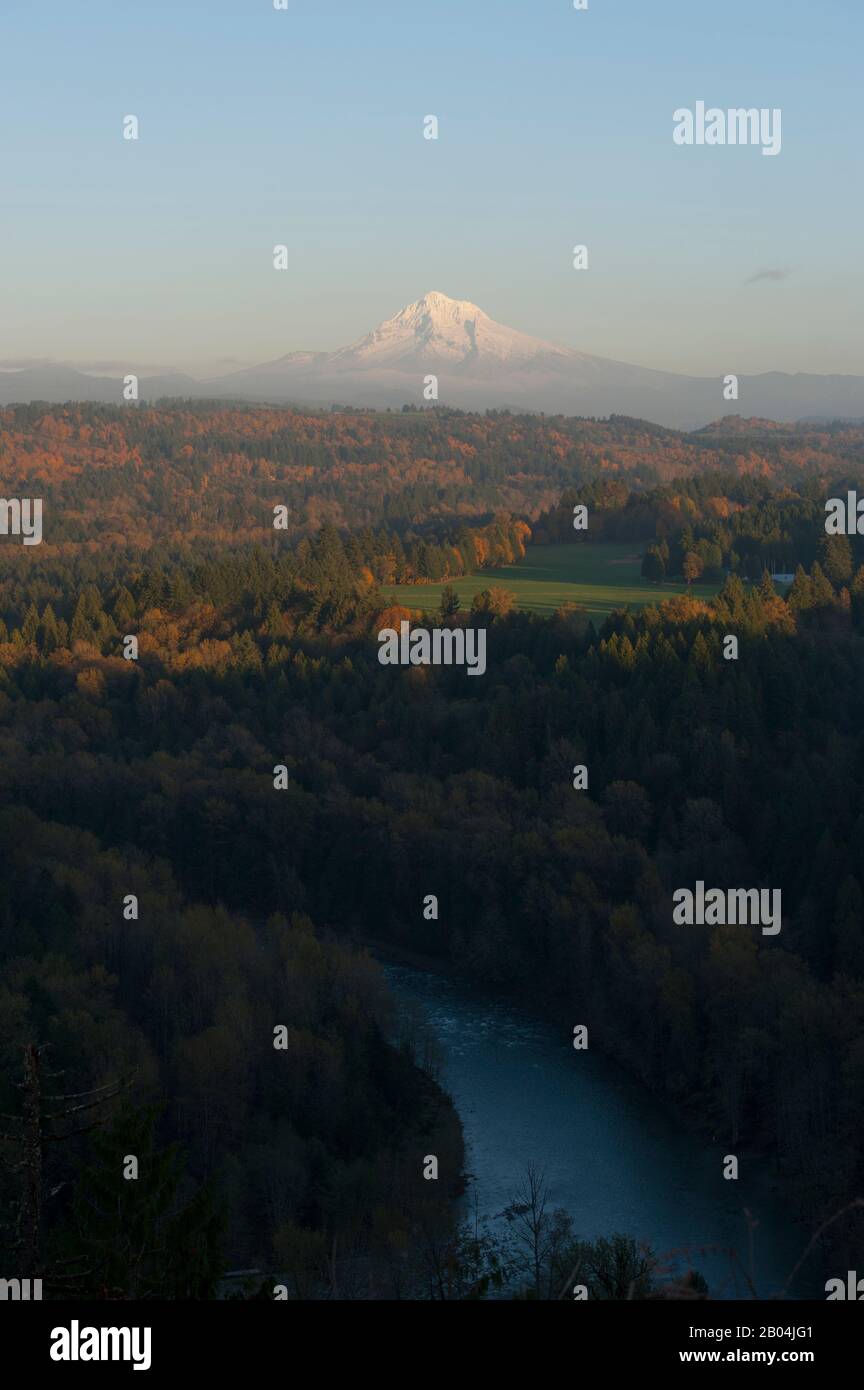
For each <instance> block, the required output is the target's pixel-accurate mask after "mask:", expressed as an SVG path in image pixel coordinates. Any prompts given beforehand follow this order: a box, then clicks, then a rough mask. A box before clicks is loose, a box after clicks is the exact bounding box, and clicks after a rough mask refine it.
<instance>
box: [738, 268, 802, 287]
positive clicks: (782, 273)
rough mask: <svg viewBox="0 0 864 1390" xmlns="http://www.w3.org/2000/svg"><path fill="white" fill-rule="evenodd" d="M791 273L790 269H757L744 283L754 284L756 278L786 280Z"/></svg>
mask: <svg viewBox="0 0 864 1390" xmlns="http://www.w3.org/2000/svg"><path fill="white" fill-rule="evenodd" d="M791 274H792V271H791V270H757V272H756V274H755V275H751V276H750V279H749V280H745V281H744V284H745V285H755V284H756V281H757V280H788V279H789V276H790V275H791Z"/></svg>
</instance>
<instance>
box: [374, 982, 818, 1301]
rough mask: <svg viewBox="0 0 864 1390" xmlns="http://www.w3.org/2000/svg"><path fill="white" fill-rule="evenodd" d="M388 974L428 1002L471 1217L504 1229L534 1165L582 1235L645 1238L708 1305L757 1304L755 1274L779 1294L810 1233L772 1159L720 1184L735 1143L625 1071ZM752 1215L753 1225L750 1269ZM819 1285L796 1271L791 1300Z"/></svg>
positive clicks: (511, 1012)
mask: <svg viewBox="0 0 864 1390" xmlns="http://www.w3.org/2000/svg"><path fill="white" fill-rule="evenodd" d="M384 971H385V974H386V976H387V979H388V982H389V985H390V988H391V990H392V992H393V993H394V995H395V996H396V998H397V999H399V1000H401V1001H403V1002H404V1003H405V1004H407V1005H411V1006H413V1007H415V1008H416V1006H417V1005H420V1006H422V1008H423V1009H424V1011H425V1013H426V1016H427V1018H428V1022H429V1026H430V1028H431V1031H432V1033H433V1035H434V1037H435V1039H436V1041H437V1043H438V1046H439V1050H440V1052H441V1058H442V1065H441V1074H440V1080H441V1083H442V1085H443V1086H444V1087H445V1088H446V1090H447V1091H449V1093H450V1095H451V1096H452V1097H453V1099H454V1101H455V1103H456V1107H457V1109H458V1111H459V1115H460V1118H461V1120H462V1126H463V1130H464V1134H465V1141H466V1149H467V1152H466V1170H467V1172H468V1173H469V1174H470V1175H471V1179H472V1181H471V1183H470V1185H469V1190H468V1197H467V1198H466V1205H467V1204H469V1203H470V1209H471V1211H472V1212H473V1210H474V1204H475V1203H476V1205H477V1208H478V1210H479V1213H480V1214H481V1216H488V1217H490V1218H492V1219H493V1222H494V1219H495V1218H498V1220H499V1225H498V1229H499V1230H502V1231H503V1230H504V1229H505V1228H506V1223H504V1222H503V1220H501V1219H500V1215H499V1214H500V1213H501V1211H502V1210H503V1208H504V1207H505V1206H506V1205H507V1203H508V1202H510V1201H512V1200H513V1197H514V1194H515V1190H516V1189H517V1188H518V1186H519V1183H520V1181H521V1180H522V1179H523V1177H524V1174H525V1170H526V1166H527V1165H528V1164H529V1163H534V1164H536V1165H537V1166H538V1167H539V1168H540V1169H541V1170H542V1171H543V1174H544V1176H545V1178H546V1181H547V1183H548V1186H549V1195H550V1201H551V1205H552V1206H557V1207H564V1208H565V1209H566V1210H567V1211H568V1212H569V1213H570V1215H571V1216H572V1217H573V1221H574V1225H575V1230H576V1232H577V1234H578V1235H580V1236H583V1237H586V1238H589V1239H594V1238H596V1237H597V1236H600V1235H607V1236H608V1235H611V1234H612V1233H613V1232H616V1231H620V1232H623V1233H625V1234H627V1235H631V1236H635V1237H637V1238H642V1239H645V1240H647V1241H648V1243H649V1244H650V1246H651V1248H652V1250H653V1251H654V1252H655V1253H656V1254H658V1255H661V1256H663V1257H664V1260H663V1264H664V1266H665V1267H668V1269H669V1270H670V1272H679V1273H684V1272H686V1271H687V1269H690V1268H695V1269H698V1270H699V1271H700V1273H701V1274H702V1275H703V1276H704V1277H705V1278H706V1279H707V1281H708V1285H709V1290H710V1294H711V1296H712V1297H713V1298H731V1299H738V1298H749V1297H750V1296H751V1295H750V1293H749V1290H748V1286H747V1277H746V1276H747V1274H748V1273H750V1274H751V1277H752V1280H753V1283H754V1286H755V1288H756V1290H757V1292H758V1294H759V1297H760V1298H770V1297H777V1296H780V1295H782V1292H783V1290H784V1288H786V1286H787V1281H788V1279H789V1275H790V1273H791V1271H792V1269H793V1268H794V1266H795V1264H796V1263H797V1261H798V1259H799V1258H800V1256H801V1254H802V1252H803V1249H804V1247H805V1246H806V1244H807V1240H808V1234H807V1232H806V1230H805V1229H804V1228H803V1227H802V1226H801V1225H799V1224H797V1223H795V1222H794V1221H793V1219H792V1218H791V1217H790V1215H789V1213H788V1212H787V1211H786V1210H785V1209H784V1207H783V1204H782V1202H781V1201H780V1200H779V1199H778V1197H777V1195H776V1193H775V1192H774V1191H773V1190H772V1176H771V1173H770V1171H769V1165H768V1161H767V1160H765V1159H756V1158H752V1157H748V1156H747V1155H746V1154H745V1153H743V1152H742V1153H741V1154H739V1167H740V1176H739V1178H738V1179H737V1180H728V1179H724V1178H723V1176H722V1173H723V1156H724V1154H725V1153H728V1152H729V1149H728V1147H726V1148H724V1147H722V1146H721V1145H719V1144H716V1145H711V1144H707V1143H706V1142H705V1141H704V1140H700V1139H699V1138H697V1137H695V1136H694V1135H693V1134H691V1133H689V1132H688V1131H686V1130H684V1129H682V1128H681V1127H680V1126H679V1125H676V1123H675V1121H674V1118H673V1117H672V1116H671V1115H670V1114H669V1113H667V1111H666V1109H665V1108H664V1107H663V1106H661V1105H660V1104H659V1102H658V1101H657V1100H655V1099H654V1098H653V1097H652V1096H651V1095H650V1094H649V1093H647V1092H646V1091H645V1090H644V1089H643V1088H642V1087H641V1086H639V1085H638V1084H637V1083H635V1082H634V1081H632V1080H631V1079H630V1078H629V1077H628V1076H627V1075H626V1074H625V1073H624V1072H622V1071H621V1070H620V1068H618V1067H617V1066H616V1065H615V1064H613V1063H611V1062H609V1061H608V1060H605V1059H604V1058H602V1057H599V1056H597V1055H596V1054H595V1053H594V1052H592V1051H590V1050H588V1051H576V1050H575V1049H574V1048H573V1045H572V1040H571V1039H569V1038H567V1037H566V1036H564V1037H562V1035H561V1030H559V1029H558V1028H556V1027H554V1026H553V1025H552V1024H549V1023H546V1022H544V1021H542V1020H537V1019H536V1018H535V1017H533V1016H532V1015H531V1014H529V1013H528V1012H527V1011H523V1010H522V1009H521V1008H520V1007H519V1005H517V1004H514V1003H513V1002H512V1001H510V1000H505V999H501V998H499V997H497V996H495V995H491V994H490V995H486V994H483V993H478V991H477V990H476V989H475V988H474V987H472V986H469V985H467V984H464V983H462V982H461V981H459V980H454V979H452V978H451V977H449V976H444V975H440V974H438V973H436V972H434V971H428V970H417V969H413V968H408V967H405V966H403V965H395V964H390V963H387V962H384ZM745 1208H746V1209H748V1210H749V1211H750V1212H751V1215H752V1217H753V1219H754V1220H756V1221H757V1222H758V1225H757V1226H756V1227H755V1229H754V1230H753V1233H752V1263H751V1255H750V1254H749V1241H748V1222H747V1218H746V1216H745ZM493 1229H494V1225H493ZM730 1249H732V1250H735V1251H736V1252H737V1259H735V1260H733V1259H730V1256H729V1255H728V1253H724V1252H726V1251H729V1250H730ZM816 1287H817V1286H816V1284H815V1277H814V1276H813V1275H811V1276H810V1278H809V1279H808V1280H807V1282H806V1283H805V1281H804V1279H803V1278H802V1277H801V1276H799V1277H798V1279H797V1280H796V1281H795V1283H794V1284H791V1285H789V1287H788V1290H787V1292H786V1293H785V1297H787V1298H801V1297H805V1296H809V1297H813V1296H820V1295H818V1294H817V1293H816ZM821 1297H823V1298H824V1290H823V1291H822V1293H821Z"/></svg>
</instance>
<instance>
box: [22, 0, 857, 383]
mask: <svg viewBox="0 0 864 1390" xmlns="http://www.w3.org/2000/svg"><path fill="white" fill-rule="evenodd" d="M862 40H864V4H862V3H861V0H818V2H817V0H725V3H719V0H718V3H713V4H712V3H708V0H657V3H652V0H589V9H588V11H587V12H576V11H574V10H573V8H572V0H367V2H365V3H364V0H288V10H287V11H285V12H281V11H274V9H273V7H272V0H215V2H214V3H207V0H186V2H185V3H184V0H171V3H168V2H167V0H146V3H145V0H86V3H85V4H83V5H73V4H71V3H62V2H61V0H50V3H40V2H39V0H4V4H3V24H2V48H3V59H4V61H3V67H4V81H3V83H2V87H0V127H2V142H0V149H2V158H0V256H2V267H3V273H2V275H0V359H2V360H4V361H8V362H11V361H13V360H14V361H18V360H21V359H25V358H44V357H50V358H59V359H63V360H74V361H79V362H81V363H88V364H89V363H91V362H93V361H106V362H108V361H110V362H121V363H127V362H129V361H133V362H134V363H135V364H136V365H140V366H144V365H150V364H154V365H155V364H158V365H172V366H180V367H185V368H188V369H191V370H193V371H195V370H198V369H201V368H209V367H211V366H212V365H214V364H216V363H217V362H222V361H223V359H224V361H225V365H226V366H227V363H228V360H229V359H230V360H232V361H233V360H236V361H238V362H243V363H246V362H254V361H262V360H266V359H269V358H272V357H276V356H279V355H280V354H282V353H284V352H288V351H292V350H294V349H300V348H314V349H327V348H335V347H338V346H341V345H342V344H344V343H346V342H349V341H351V340H352V339H354V338H356V337H358V336H360V335H361V334H362V333H364V332H366V331H367V330H368V329H369V328H371V327H373V326H374V324H376V323H377V322H378V321H379V320H380V319H382V318H385V317H388V316H389V315H391V314H393V313H395V312H396V311H397V310H398V309H399V308H401V307H402V306H403V305H404V304H406V303H408V302H409V301H411V300H413V299H416V298H418V297H419V296H420V295H421V294H423V293H424V292H425V291H426V290H430V289H437V290H441V291H443V292H444V293H446V294H450V295H453V296H454V297H456V298H462V299H471V300H474V301H475V302H476V303H478V304H480V305H481V307H482V308H484V309H485V310H486V311H487V312H488V313H490V314H491V315H492V316H493V317H494V318H497V319H499V320H501V321H502V322H504V323H507V324H510V325H512V326H513V327H516V328H520V329H522V330H524V331H526V332H529V333H533V334H536V335H537V336H540V337H547V338H550V339H552V340H554V341H557V342H561V343H566V344H568V345H570V346H572V347H576V348H580V349H582V350H584V351H588V352H593V353H597V354H599V355H602V356H606V357H614V358H618V359H620V360H624V361H631V362H638V363H642V364H645V365H650V366H655V367H662V368H666V369H669V370H675V371H694V372H699V373H704V374H706V375H708V374H717V373H721V372H726V371H740V372H745V373H746V372H752V371H765V370H771V369H778V370H784V371H816V372H854V373H864V344H862V334H861V329H860V325H861V322H862V317H864V315H862V310H864V302H862V301H864V293H862V283H864V277H862V274H861V268H860V260H861V252H860V243H861V235H862V220H864V219H862V201H864V198H862V169H861V137H862V120H861V104H860V101H861V99H860V97H859V95H858V93H859V92H860V86H861V84H860V65H861V53H862V50H864V43H862ZM698 100H704V101H706V102H707V103H708V104H709V105H716V106H718V107H721V108H727V107H736V106H748V107H749V106H757V107H771V108H773V107H780V108H781V109H782V122H783V123H782V135H783V147H782V151H781V153H780V154H779V155H778V156H777V157H776V158H766V157H764V156H763V155H762V154H761V151H760V150H759V149H758V148H730V147H720V148H706V147H702V148H698V147H693V148H680V147H678V146H676V145H675V144H674V143H673V141H672V128H673V122H672V112H673V111H674V110H675V109H676V108H678V107H684V106H687V107H691V108H692V107H694V106H695V104H696V102H697V101H698ZM127 114H135V115H137V116H138V118H139V121H140V139H139V140H138V141H137V142H132V141H124V140H123V139H122V120H123V117H124V116H125V115H127ZM428 114H434V115H436V116H437V117H438V119H439V122H440V131H439V139H438V140H437V141H427V140H424V139H423V137H422V126H423V118H424V116H426V115H428ZM276 243H284V244H286V245H287V246H288V248H289V253H290V261H291V265H290V269H289V270H288V271H287V272H284V273H280V272H276V271H274V270H273V268H272V248H273V246H274V244H276ZM575 243H584V244H586V245H587V246H588V248H589V258H590V268H589V270H588V271H587V272H576V271H574V270H573V269H572V254H571V249H572V247H573V245H574V244H575ZM765 270H773V271H779V272H782V273H783V276H784V278H780V279H776V278H775V279H764V278H763V279H757V280H752V278H751V277H754V276H756V275H758V274H759V273H760V272H762V271H765ZM748 281H751V283H747V282H748ZM130 369H134V368H130Z"/></svg>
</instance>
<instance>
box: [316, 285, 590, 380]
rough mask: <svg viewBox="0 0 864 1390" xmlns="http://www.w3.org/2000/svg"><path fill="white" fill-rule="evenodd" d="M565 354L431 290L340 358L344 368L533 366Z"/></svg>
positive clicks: (468, 303)
mask: <svg viewBox="0 0 864 1390" xmlns="http://www.w3.org/2000/svg"><path fill="white" fill-rule="evenodd" d="M550 353H551V354H553V355H565V350H563V349H560V348H555V347H553V346H552V344H551V343H544V342H543V341H542V340H541V339H539V338H531V337H529V336H528V334H527V333H519V332H517V330H516V329H515V328H506V327H505V326H504V325H503V324H501V323H496V322H495V320H494V319H491V318H490V317H489V315H488V314H487V313H485V312H484V311H483V310H482V309H481V308H480V307H479V305H477V304H472V303H471V301H470V300H468V299H451V297H450V296H449V295H447V294H442V293H441V291H440V290H429V291H428V292H427V293H426V294H424V295H423V296H422V298H420V299H415V300H414V302H413V303H412V304H407V305H406V306H405V308H404V309H400V310H399V312H398V313H397V314H394V316H393V317H392V318H389V319H385V320H384V322H383V323H379V325H378V327H377V328H375V329H373V331H372V332H371V333H367V334H366V336H365V337H363V338H361V339H360V340H359V341H358V342H356V343H352V344H351V346H350V347H348V348H343V349H342V351H341V352H338V353H335V354H334V355H333V356H334V360H338V362H339V363H340V364H342V365H356V366H358V367H361V366H370V365H374V366H380V367H391V366H393V367H395V366H398V367H404V366H406V365H409V364H415V365H419V364H424V365H431V366H434V365H436V364H439V365H442V366H444V365H446V366H449V367H456V366H462V367H466V368H468V367H471V366H472V365H478V364H482V363H484V362H485V363H488V364H490V365H492V364H497V365H499V366H500V365H503V364H508V365H512V364H515V363H517V362H518V363H522V364H528V363H531V362H533V361H534V360H535V359H537V358H539V357H545V356H547V355H548V354H550Z"/></svg>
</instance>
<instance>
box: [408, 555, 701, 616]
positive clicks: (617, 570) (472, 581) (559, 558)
mask: <svg viewBox="0 0 864 1390" xmlns="http://www.w3.org/2000/svg"><path fill="white" fill-rule="evenodd" d="M643 552H644V546H640V545H639V543H638V542H635V543H629V542H628V543H627V544H620V543H617V542H609V543H605V542H601V541H594V542H592V541H584V542H580V543H576V544H573V545H529V547H528V550H527V553H526V555H525V559H524V560H523V561H522V562H521V563H520V564H518V565H502V566H501V567H500V568H498V569H488V570H482V571H481V572H480V573H478V574H472V575H467V576H466V577H465V578H463V579H453V580H451V581H450V582H451V584H452V586H453V588H454V589H455V590H456V592H457V594H458V595H459V597H460V599H461V601H462V607H463V609H465V608H470V606H471V600H472V598H473V597H474V595H475V594H477V593H479V592H480V591H481V590H482V589H490V588H492V586H493V585H501V586H502V587H503V588H505V589H510V590H511V591H512V592H513V593H514V594H515V595H516V602H517V604H518V606H519V607H520V608H524V609H526V610H527V611H528V612H531V613H545V614H549V613H554V611H555V609H556V608H560V606H561V604H562V603H581V604H583V605H584V607H585V608H587V610H588V612H589V613H590V614H591V615H592V616H593V617H595V618H601V619H602V618H605V617H607V616H608V614H609V613H611V612H612V610H613V608H622V607H623V606H624V605H625V604H629V605H630V607H632V608H642V607H643V606H644V605H645V604H646V603H659V602H661V600H662V599H664V598H671V597H672V595H673V594H683V593H685V592H686V588H687V586H686V584H683V583H664V584H648V583H647V582H646V581H645V580H644V579H643V578H642V576H641V574H640V573H639V571H640V568H641V565H642V554H643ZM381 587H382V592H383V593H385V594H386V595H387V596H388V597H390V598H392V600H393V602H394V603H401V604H404V605H405V607H406V608H422V609H423V610H424V612H428V611H430V610H431V611H434V610H437V608H438V606H439V604H440V602H441V592H442V590H443V589H444V588H445V587H446V585H445V584H384V585H382V586H381ZM719 588H720V585H719V584H694V585H693V590H692V592H693V594H694V596H697V597H699V598H710V597H711V596H712V595H714V594H716V593H717V592H718V590H719Z"/></svg>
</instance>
